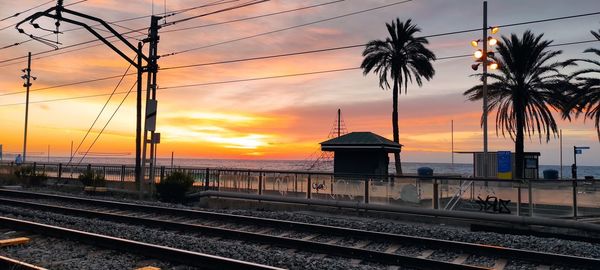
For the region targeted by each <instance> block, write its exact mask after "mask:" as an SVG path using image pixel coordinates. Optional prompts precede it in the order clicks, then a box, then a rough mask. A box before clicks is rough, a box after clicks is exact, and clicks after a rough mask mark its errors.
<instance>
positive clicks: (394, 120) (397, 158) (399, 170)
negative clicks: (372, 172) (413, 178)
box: [392, 78, 402, 175]
mask: <svg viewBox="0 0 600 270" xmlns="http://www.w3.org/2000/svg"><path fill="white" fill-rule="evenodd" d="M393 91H394V93H393V94H392V99H393V104H392V106H393V107H394V108H393V110H392V128H393V132H394V142H397V143H400V132H399V129H398V91H400V90H399V88H398V79H396V78H394V90H393ZM401 150H402V149H401ZM394 164H395V165H396V174H397V175H402V162H401V161H400V153H399V152H396V153H394Z"/></svg>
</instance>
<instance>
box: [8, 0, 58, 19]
mask: <svg viewBox="0 0 600 270" xmlns="http://www.w3.org/2000/svg"><path fill="white" fill-rule="evenodd" d="M52 2H54V0H50V1H48V2H44V3H41V4H39V5H37V6H34V7H32V8H28V9H26V10H23V11H21V12H17V13H15V14H13V15H10V16H7V17H5V18H2V19H0V22H3V21H6V20H8V19H10V18H15V17H18V16H19V15H21V14H23V13H25V12H29V11H32V10H34V9H36V8H39V7H42V6H45V5H47V4H50V3H52Z"/></svg>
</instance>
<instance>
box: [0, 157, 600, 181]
mask: <svg viewBox="0 0 600 270" xmlns="http://www.w3.org/2000/svg"><path fill="white" fill-rule="evenodd" d="M11 157H12V156H11ZM13 159H14V158H8V156H5V158H4V159H3V161H4V162H10V161H13ZM80 159H81V157H74V158H73V160H72V162H71V163H73V164H78V163H80ZM27 161H28V162H40V163H47V162H48V156H35V155H32V156H28V159H27ZM49 161H50V163H68V162H69V157H68V156H50V157H49ZM314 162H315V161H314V160H298V159H213V158H183V157H180V158H173V166H174V167H207V168H221V169H247V170H279V171H308V170H312V171H322V172H332V171H333V161H328V162H327V161H324V162H319V163H318V164H316V165H315V164H314ZM156 163H157V166H166V167H168V166H171V158H170V157H168V158H165V157H161V158H157V162H156ZM80 164H101V165H116V164H120V165H134V164H135V159H134V157H97V156H95V157H86V158H85V159H84V160H83V162H81V163H80ZM313 165H315V166H313ZM420 167H430V168H432V169H433V171H434V174H452V175H460V176H463V177H470V176H472V175H473V163H458V162H455V163H454V164H452V163H450V162H418V161H403V162H402V170H403V172H404V173H407V174H416V173H417V170H418V168H420ZM311 168H312V169H311ZM394 168H395V165H394V162H393V161H390V164H389V171H390V172H393V171H394ZM549 169H553V170H557V171H559V175H560V165H557V164H540V167H539V177H540V178H543V171H544V170H549ZM562 176H563V177H562V178H570V176H571V166H570V164H563V168H562ZM585 176H593V177H594V178H595V179H600V166H589V165H580V166H578V178H584V177H585Z"/></svg>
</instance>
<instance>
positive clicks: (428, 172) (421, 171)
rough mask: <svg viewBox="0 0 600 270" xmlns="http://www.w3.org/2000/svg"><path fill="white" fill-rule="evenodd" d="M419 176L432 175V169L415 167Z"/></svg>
mask: <svg viewBox="0 0 600 270" xmlns="http://www.w3.org/2000/svg"><path fill="white" fill-rule="evenodd" d="M417 174H418V175H419V176H433V169H432V168H429V167H421V168H418V169H417Z"/></svg>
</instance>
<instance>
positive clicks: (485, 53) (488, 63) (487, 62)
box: [471, 1, 500, 177]
mask: <svg viewBox="0 0 600 270" xmlns="http://www.w3.org/2000/svg"><path fill="white" fill-rule="evenodd" d="M482 30H483V36H482V38H481V39H477V40H473V41H471V46H473V47H475V48H477V47H479V43H480V42H481V45H482V47H483V48H482V49H477V51H475V52H474V53H473V57H474V58H475V63H474V64H472V65H471V68H472V69H473V70H477V69H478V68H479V66H480V65H481V66H482V69H483V72H482V76H481V80H482V81H483V89H482V90H483V177H488V170H487V169H488V134H487V131H488V128H487V116H488V113H487V107H488V97H487V71H488V68H489V69H491V70H495V69H498V62H496V60H495V59H494V52H493V51H489V50H488V46H490V47H493V46H495V45H497V44H498V40H497V39H496V38H494V37H492V36H489V35H488V30H490V32H491V33H492V34H496V33H498V31H500V28H499V27H497V26H493V27H488V25H487V1H483V28H482Z"/></svg>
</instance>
